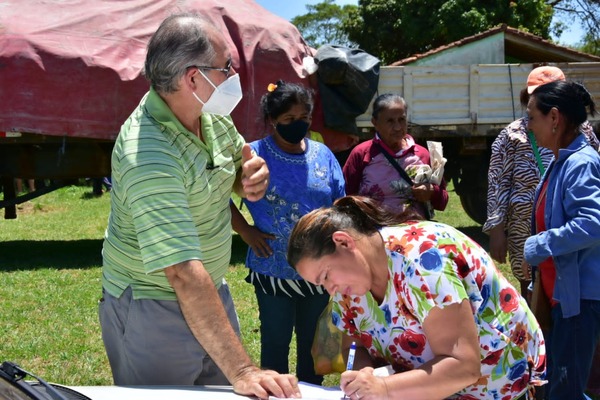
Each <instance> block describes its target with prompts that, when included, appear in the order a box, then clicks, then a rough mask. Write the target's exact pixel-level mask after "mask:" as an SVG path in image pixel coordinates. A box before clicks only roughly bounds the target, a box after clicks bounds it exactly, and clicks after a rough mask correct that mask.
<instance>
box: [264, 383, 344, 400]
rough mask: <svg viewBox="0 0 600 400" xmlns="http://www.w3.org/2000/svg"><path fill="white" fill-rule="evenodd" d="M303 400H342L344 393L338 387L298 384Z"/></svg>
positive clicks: (277, 399) (276, 398) (273, 398)
mask: <svg viewBox="0 0 600 400" xmlns="http://www.w3.org/2000/svg"><path fill="white" fill-rule="evenodd" d="M298 386H299V387H300V393H302V400H340V399H342V398H343V397H344V392H342V391H341V390H340V388H338V387H326V386H318V385H313V384H310V383H306V382H300V383H298ZM269 400H285V399H281V398H280V397H274V396H270V397H269Z"/></svg>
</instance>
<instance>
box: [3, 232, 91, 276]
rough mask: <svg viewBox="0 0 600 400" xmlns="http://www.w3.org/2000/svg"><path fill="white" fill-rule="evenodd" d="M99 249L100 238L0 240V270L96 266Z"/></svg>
mask: <svg viewBox="0 0 600 400" xmlns="http://www.w3.org/2000/svg"><path fill="white" fill-rule="evenodd" d="M101 251H102V239H85V240H70V241H64V240H40V241H34V240H16V241H7V242H0V271H17V270H21V271H22V270H34V269H43V268H55V269H81V268H91V267H99V266H101V265H102V254H101Z"/></svg>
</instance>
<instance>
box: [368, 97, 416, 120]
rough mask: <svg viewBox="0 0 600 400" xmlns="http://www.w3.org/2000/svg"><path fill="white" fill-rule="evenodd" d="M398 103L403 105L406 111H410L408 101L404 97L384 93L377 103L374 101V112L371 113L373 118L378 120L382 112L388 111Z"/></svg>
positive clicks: (377, 99) (376, 100)
mask: <svg viewBox="0 0 600 400" xmlns="http://www.w3.org/2000/svg"><path fill="white" fill-rule="evenodd" d="M396 103H401V104H402V105H403V106H404V111H408V110H407V108H406V107H407V106H406V100H404V97H402V96H400V95H399V94H395V93H384V94H382V95H379V96H378V97H377V98H376V99H375V101H373V112H372V113H371V116H372V117H373V118H375V119H377V116H378V115H379V113H380V112H381V110H385V109H388V108H390V107H391V106H392V105H393V104H396Z"/></svg>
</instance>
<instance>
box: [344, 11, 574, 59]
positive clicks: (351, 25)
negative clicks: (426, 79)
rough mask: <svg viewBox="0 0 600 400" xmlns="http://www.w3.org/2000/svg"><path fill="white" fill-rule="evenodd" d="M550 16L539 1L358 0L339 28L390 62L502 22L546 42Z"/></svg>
mask: <svg viewBox="0 0 600 400" xmlns="http://www.w3.org/2000/svg"><path fill="white" fill-rule="evenodd" d="M573 1H576V0H573ZM552 15H553V10H552V7H551V6H550V5H548V4H546V2H545V1H544V0H512V1H506V0H503V1H495V2H492V1H490V0H359V7H358V8H357V9H356V10H351V11H350V15H349V17H348V18H345V19H344V20H343V25H342V27H341V29H342V30H343V31H344V32H346V33H347V34H348V37H349V39H350V40H352V41H353V42H356V43H358V44H359V46H360V48H361V49H363V50H365V51H367V52H369V53H371V54H373V55H375V56H377V57H379V58H380V59H381V60H382V62H384V63H391V62H393V61H397V60H400V59H402V58H405V57H408V56H410V55H413V54H416V53H422V52H425V51H428V50H430V49H433V48H436V47H439V46H442V45H445V44H448V43H451V42H453V41H455V40H459V39H462V38H463V37H465V36H470V35H474V34H477V33H479V32H483V31H485V30H487V29H490V28H493V27H495V26H497V25H499V24H502V23H506V24H507V25H509V26H511V27H514V28H518V29H521V30H524V31H527V32H530V33H532V34H535V35H538V36H541V37H543V38H546V39H549V38H550V23H551V21H552Z"/></svg>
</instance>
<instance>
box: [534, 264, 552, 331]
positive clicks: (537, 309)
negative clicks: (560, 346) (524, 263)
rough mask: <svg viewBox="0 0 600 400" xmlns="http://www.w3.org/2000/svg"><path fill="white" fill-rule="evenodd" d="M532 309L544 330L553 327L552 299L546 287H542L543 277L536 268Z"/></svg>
mask: <svg viewBox="0 0 600 400" xmlns="http://www.w3.org/2000/svg"><path fill="white" fill-rule="evenodd" d="M531 311H532V312H533V315H534V316H535V319H537V322H538V324H539V325H540V328H541V329H542V331H543V332H547V331H549V330H550V328H551V320H552V319H551V315H550V312H551V311H552V305H551V304H550V299H548V297H547V296H546V292H544V288H543V287H542V277H541V275H540V269H539V268H535V271H534V273H533V292H532V293H531Z"/></svg>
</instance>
